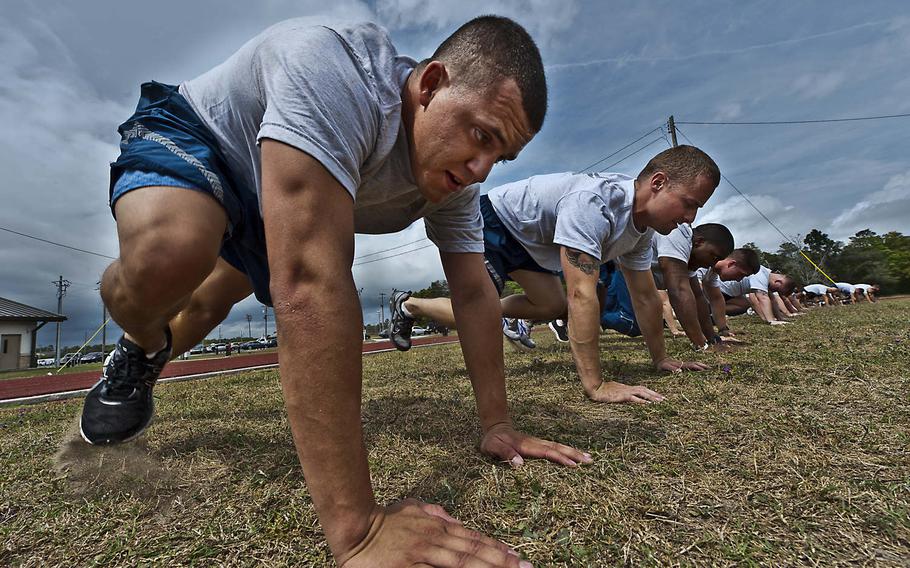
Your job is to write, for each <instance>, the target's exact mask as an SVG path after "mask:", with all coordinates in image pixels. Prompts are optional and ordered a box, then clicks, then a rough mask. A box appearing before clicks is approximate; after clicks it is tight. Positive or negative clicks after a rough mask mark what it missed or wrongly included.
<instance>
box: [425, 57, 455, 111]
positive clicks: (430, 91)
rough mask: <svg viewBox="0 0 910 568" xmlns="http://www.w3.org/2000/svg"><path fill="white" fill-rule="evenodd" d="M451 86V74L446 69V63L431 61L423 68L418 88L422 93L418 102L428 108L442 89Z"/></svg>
mask: <svg viewBox="0 0 910 568" xmlns="http://www.w3.org/2000/svg"><path fill="white" fill-rule="evenodd" d="M448 84H449V72H448V69H446V66H445V63H443V62H441V61H430V62H429V63H427V65H426V67H424V68H423V71H421V73H420V81H419V82H418V87H419V88H420V93H419V96H418V100H419V102H420V106H422V107H426V106H427V105H428V104H430V101H431V100H433V96H435V95H436V93H437V92H438V91H439V89H441V88H442V87H445V86H446V85H448Z"/></svg>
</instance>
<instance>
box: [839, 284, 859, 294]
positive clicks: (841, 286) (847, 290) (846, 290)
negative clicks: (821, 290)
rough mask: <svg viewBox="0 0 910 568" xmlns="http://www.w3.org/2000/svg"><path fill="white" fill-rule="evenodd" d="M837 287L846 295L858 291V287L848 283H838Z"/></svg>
mask: <svg viewBox="0 0 910 568" xmlns="http://www.w3.org/2000/svg"><path fill="white" fill-rule="evenodd" d="M835 286H837V289H838V290H840V291H841V292H842V293H844V294H852V293H853V292H854V291H855V290H856V286H854V285H853V284H849V283H847V282H838V283H836V284H835Z"/></svg>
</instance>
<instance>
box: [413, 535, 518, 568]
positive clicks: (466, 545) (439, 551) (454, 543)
mask: <svg viewBox="0 0 910 568" xmlns="http://www.w3.org/2000/svg"><path fill="white" fill-rule="evenodd" d="M445 533H446V534H445V535H439V536H438V537H437V538H434V541H435V542H434V543H433V544H435V546H433V545H431V546H428V547H427V548H426V549H425V550H423V551H422V552H423V554H422V556H423V558H424V561H425V562H426V563H427V564H429V565H431V566H438V567H449V566H452V567H455V566H457V567H462V566H464V567H470V568H520V567H521V563H520V560H519V557H518V555H517V554H516V553H515V552H514V551H513V550H512V549H511V548H510V547H509V546H508V545H506V544H505V543H503V542H500V541H498V540H496V539H493V538H490V537H488V536H486V535H483V534H480V533H478V532H476V531H472V530H469V529H466V528H464V527H459V526H456V525H446V526H445ZM526 565H528V566H529V564H526Z"/></svg>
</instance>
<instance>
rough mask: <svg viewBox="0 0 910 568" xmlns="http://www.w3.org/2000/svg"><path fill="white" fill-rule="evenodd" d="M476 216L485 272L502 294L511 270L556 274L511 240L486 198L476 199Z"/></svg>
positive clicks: (483, 196)
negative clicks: (480, 226)
mask: <svg viewBox="0 0 910 568" xmlns="http://www.w3.org/2000/svg"><path fill="white" fill-rule="evenodd" d="M480 214H481V215H482V216H483V256H484V261H485V264H486V265H487V272H489V274H490V278H491V279H492V280H493V284H495V285H496V290H497V291H498V292H499V293H500V294H502V291H503V289H504V288H505V285H506V282H507V281H509V280H511V278H510V277H509V273H510V272H514V271H515V270H533V271H534V272H544V273H546V274H553V275H558V274H559V273H558V272H553V271H552V270H547V269H546V268H543V267H542V266H540V265H539V264H537V262H535V261H534V259H533V258H531V255H530V254H528V251H527V250H526V249H525V248H524V247H523V246H521V243H519V242H518V241H517V240H515V237H513V236H512V234H511V233H509V231H508V229H506V228H505V226H504V225H503V224H502V220H500V218H499V215H497V214H496V211H495V210H494V209H493V205H492V204H491V203H490V198H489V197H487V196H486V195H481V196H480Z"/></svg>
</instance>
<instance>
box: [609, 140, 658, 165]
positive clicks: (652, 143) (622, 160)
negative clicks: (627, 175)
mask: <svg viewBox="0 0 910 568" xmlns="http://www.w3.org/2000/svg"><path fill="white" fill-rule="evenodd" d="M661 140H665V138H661V137H660V136H658V137H657V138H655V139H654V140H651V141H650V142H648V143H647V144H645V145H644V146H642V147H641V148H639V149H638V150H635V151H634V152H632V153H631V154H628V155H626V156H625V157H624V158H622V159H620V160H618V161H616V162H613V163H612V164H610V165H609V166H607V167H605V168H604V169H602V170H600V171H602V172H605V171H607V170H609V169H610V168H612V167H613V166H615V165H616V164H619V163H621V162H624V161H625V160H627V159H628V158H631V157H632V156H634V155H635V154H637V153H639V152H641V151H642V150H644V149H645V148H647V147H648V146H653V145H654V144H656V143H658V142H660V141H661Z"/></svg>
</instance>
